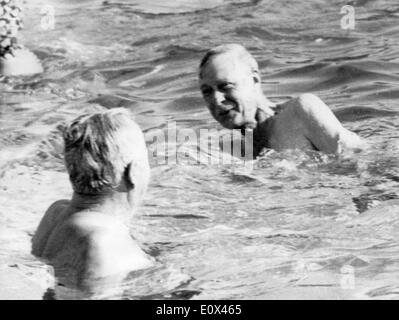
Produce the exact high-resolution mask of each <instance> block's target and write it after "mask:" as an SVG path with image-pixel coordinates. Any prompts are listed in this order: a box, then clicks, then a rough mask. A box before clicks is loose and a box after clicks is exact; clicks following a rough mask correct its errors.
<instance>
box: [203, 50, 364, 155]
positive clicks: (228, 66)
mask: <svg viewBox="0 0 399 320" xmlns="http://www.w3.org/2000/svg"><path fill="white" fill-rule="evenodd" d="M199 83H200V89H201V92H202V96H203V98H204V100H205V102H206V104H207V106H208V108H209V110H210V112H211V114H212V116H213V117H214V118H215V119H216V120H217V121H218V122H219V123H220V124H221V125H222V126H223V127H225V128H228V129H240V130H241V132H242V134H243V135H245V133H246V132H248V130H249V131H252V134H253V148H254V150H253V151H254V155H255V156H256V155H258V154H259V153H260V152H261V151H262V149H264V148H271V149H275V150H277V151H279V150H284V149H302V150H318V151H322V152H325V153H333V154H336V153H339V152H340V151H341V149H342V148H354V149H357V148H361V147H362V145H363V144H364V142H363V141H362V140H361V139H360V137H359V136H357V135H356V134H355V133H353V132H351V131H349V130H347V129H345V128H344V127H343V126H342V124H341V123H340V122H339V121H338V119H337V118H336V117H335V115H334V114H333V113H332V111H331V110H330V108H329V107H328V106H327V105H325V104H324V102H323V101H322V100H320V98H318V97H317V96H315V95H313V94H309V93H306V94H302V95H301V96H299V97H298V98H295V99H292V100H290V101H288V102H285V103H283V104H281V105H275V104H273V103H272V102H270V101H269V100H268V99H267V98H266V97H265V96H264V94H263V92H262V87H261V79H260V73H259V68H258V64H257V62H256V60H255V59H254V58H253V56H252V55H251V54H250V53H249V52H248V51H247V50H246V49H245V48H244V47H242V46H241V45H238V44H227V45H221V46H218V47H215V48H213V49H211V50H209V51H208V52H207V53H206V54H205V56H204V57H203V59H202V61H201V64H200V70H199Z"/></svg>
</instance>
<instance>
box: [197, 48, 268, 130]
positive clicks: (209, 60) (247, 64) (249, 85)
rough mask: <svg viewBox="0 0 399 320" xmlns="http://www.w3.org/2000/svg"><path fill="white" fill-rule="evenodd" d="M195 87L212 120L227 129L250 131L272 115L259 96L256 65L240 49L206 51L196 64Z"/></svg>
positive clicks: (258, 77) (264, 100)
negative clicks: (198, 90)
mask: <svg viewBox="0 0 399 320" xmlns="http://www.w3.org/2000/svg"><path fill="white" fill-rule="evenodd" d="M199 84H200V90H201V93H202V96H203V98H204V100H205V102H206V104H207V106H208V108H209V110H210V112H211V114H212V116H213V117H214V118H215V119H216V120H217V121H218V122H219V123H220V124H221V125H222V126H224V127H225V128H227V129H241V130H253V129H255V128H256V126H257V124H258V122H259V121H264V120H265V119H266V118H267V117H268V116H269V115H272V113H273V112H272V110H268V108H267V105H268V101H267V100H266V99H265V97H264V95H263V93H262V88H261V79H260V73H259V67H258V64H257V62H256V60H255V59H254V58H253V56H252V55H251V54H250V53H249V52H248V51H247V50H246V49H245V48H244V47H242V46H241V45H238V44H227V45H221V46H217V47H215V48H213V49H211V50H209V51H208V52H207V53H206V54H205V56H204V57H203V59H202V61H201V63H200V68H199Z"/></svg>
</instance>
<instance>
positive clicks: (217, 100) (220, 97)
mask: <svg viewBox="0 0 399 320" xmlns="http://www.w3.org/2000/svg"><path fill="white" fill-rule="evenodd" d="M225 100H226V98H225V96H224V93H223V92H220V91H215V92H214V93H213V102H214V104H216V105H221V104H222V103H223V102H224V101H225Z"/></svg>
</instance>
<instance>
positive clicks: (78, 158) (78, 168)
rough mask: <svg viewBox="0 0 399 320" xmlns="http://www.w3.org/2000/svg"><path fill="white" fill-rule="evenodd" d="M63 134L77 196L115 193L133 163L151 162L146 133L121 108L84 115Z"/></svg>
mask: <svg viewBox="0 0 399 320" xmlns="http://www.w3.org/2000/svg"><path fill="white" fill-rule="evenodd" d="M63 135H64V143H65V150H64V151H65V165H66V168H67V170H68V173H69V178H70V181H71V183H72V187H73V189H74V191H75V192H77V193H83V194H98V193H103V192H106V191H108V190H112V189H114V188H116V187H118V186H119V184H120V182H121V180H122V178H123V176H124V174H126V170H127V169H128V166H129V165H130V163H131V162H132V161H138V162H142V161H145V163H147V161H148V158H147V149H146V147H145V141H144V136H143V133H142V132H141V130H140V128H139V127H138V125H137V124H136V123H135V122H134V120H133V117H132V115H131V114H130V113H129V112H128V111H127V110H125V109H122V108H117V109H113V110H107V111H104V112H98V113H94V114H85V115H82V116H80V117H78V118H76V119H75V120H73V121H72V122H71V123H70V124H69V125H67V126H66V127H65V129H64V134H63Z"/></svg>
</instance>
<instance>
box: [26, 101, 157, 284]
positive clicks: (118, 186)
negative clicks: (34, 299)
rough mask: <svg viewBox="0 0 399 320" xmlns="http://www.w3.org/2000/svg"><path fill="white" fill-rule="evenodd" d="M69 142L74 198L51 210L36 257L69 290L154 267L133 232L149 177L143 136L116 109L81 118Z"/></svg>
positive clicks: (37, 238) (67, 135) (35, 245)
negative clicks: (130, 223)
mask: <svg viewBox="0 0 399 320" xmlns="http://www.w3.org/2000/svg"><path fill="white" fill-rule="evenodd" d="M64 142H65V164H66V168H67V170H68V173H69V178H70V181H71V183H72V187H73V195H72V199H71V200H59V201H57V202H55V203H54V204H52V205H51V206H50V208H49V209H48V210H47V212H46V214H45V215H44V217H43V219H42V221H41V222H40V225H39V227H38V229H37V231H36V233H35V235H34V237H33V239H32V253H33V254H34V255H36V256H38V257H40V258H43V259H45V260H46V261H48V262H49V263H50V264H51V265H53V267H54V270H55V276H56V277H57V278H58V279H66V277H67V280H65V281H67V286H72V287H77V288H79V289H84V290H91V289H92V288H93V287H94V288H96V282H97V281H98V280H101V279H107V278H108V279H110V278H113V279H118V281H119V280H121V279H123V277H124V276H126V275H127V274H128V273H129V272H130V271H133V270H137V269H143V268H146V267H149V266H151V265H152V263H153V261H152V258H149V257H148V256H147V255H146V254H145V253H144V252H143V251H142V250H141V249H140V247H139V246H138V244H137V243H136V242H135V241H134V240H133V239H132V237H131V236H130V233H129V228H128V221H129V218H130V217H131V216H132V214H133V213H134V210H135V209H136V208H137V206H138V204H139V203H140V200H141V198H142V197H143V195H144V193H145V190H146V188H147V184H148V181H149V176H150V167H149V164H148V158H147V149H146V145H145V141H144V137H143V134H142V132H141V130H140V128H139V127H138V126H137V124H136V123H135V122H134V121H133V120H132V118H131V115H130V114H129V113H128V112H127V111H126V110H124V109H113V110H109V111H104V112H100V113H95V114H92V115H84V116H81V117H78V118H77V119H76V120H74V121H73V122H72V123H70V124H69V125H68V126H67V127H66V129H65V132H64ZM118 277H119V278H118ZM64 285H65V284H64Z"/></svg>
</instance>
